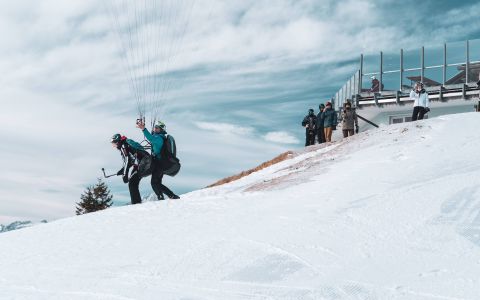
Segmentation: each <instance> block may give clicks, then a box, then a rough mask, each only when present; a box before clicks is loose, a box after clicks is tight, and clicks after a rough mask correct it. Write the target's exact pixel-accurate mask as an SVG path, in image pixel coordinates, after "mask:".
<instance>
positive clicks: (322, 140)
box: [317, 103, 325, 144]
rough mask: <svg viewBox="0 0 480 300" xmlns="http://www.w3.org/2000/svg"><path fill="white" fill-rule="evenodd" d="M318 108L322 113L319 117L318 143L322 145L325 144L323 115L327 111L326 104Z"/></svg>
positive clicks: (319, 113)
mask: <svg viewBox="0 0 480 300" xmlns="http://www.w3.org/2000/svg"><path fill="white" fill-rule="evenodd" d="M318 108H319V110H320V111H319V112H318V115H317V139H318V143H319V144H322V143H325V132H324V130H323V119H322V113H323V111H324V110H325V104H323V103H322V104H320V105H319V106H318Z"/></svg>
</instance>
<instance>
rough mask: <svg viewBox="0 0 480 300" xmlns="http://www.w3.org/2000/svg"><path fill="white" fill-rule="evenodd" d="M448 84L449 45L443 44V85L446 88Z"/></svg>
mask: <svg viewBox="0 0 480 300" xmlns="http://www.w3.org/2000/svg"><path fill="white" fill-rule="evenodd" d="M446 82H447V43H443V82H442V85H443V86H445V83H446Z"/></svg>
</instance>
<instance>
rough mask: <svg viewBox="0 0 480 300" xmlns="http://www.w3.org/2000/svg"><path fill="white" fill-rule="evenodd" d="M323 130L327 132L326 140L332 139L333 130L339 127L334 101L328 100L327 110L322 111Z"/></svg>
mask: <svg viewBox="0 0 480 300" xmlns="http://www.w3.org/2000/svg"><path fill="white" fill-rule="evenodd" d="M322 119H323V131H324V133H325V141H326V142H331V141H332V133H333V130H336V129H337V112H336V111H335V110H333V108H332V103H330V102H327V104H326V105H325V110H324V111H323V113H322Z"/></svg>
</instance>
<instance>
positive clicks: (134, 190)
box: [128, 173, 142, 204]
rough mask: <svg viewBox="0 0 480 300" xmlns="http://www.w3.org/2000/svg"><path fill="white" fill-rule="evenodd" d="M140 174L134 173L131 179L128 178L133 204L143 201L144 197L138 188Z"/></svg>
mask: <svg viewBox="0 0 480 300" xmlns="http://www.w3.org/2000/svg"><path fill="white" fill-rule="evenodd" d="M140 179H141V178H140V176H138V174H137V173H134V174H133V175H132V177H130V180H128V190H129V191H130V199H131V201H132V204H138V203H142V197H141V196H140V191H139V190H138V185H139V184H140Z"/></svg>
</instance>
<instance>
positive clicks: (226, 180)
mask: <svg viewBox="0 0 480 300" xmlns="http://www.w3.org/2000/svg"><path fill="white" fill-rule="evenodd" d="M293 157H295V152H293V151H287V152H285V153H282V154H280V155H279V156H277V157H275V158H274V159H272V160H269V161H267V162H264V163H262V164H261V165H259V166H258V167H256V168H253V169H250V170H247V171H243V172H241V173H240V174H237V175H233V176H230V177H227V178H224V179H222V180H219V181H217V182H215V183H214V184H211V185H209V186H207V188H210V187H215V186H219V185H222V184H226V183H229V182H232V181H235V180H238V179H240V178H242V177H245V176H248V175H250V174H252V173H253V172H257V171H260V170H263V169H265V168H268V167H270V166H272V165H274V164H277V163H279V162H282V161H284V160H287V159H291V158H293Z"/></svg>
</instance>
